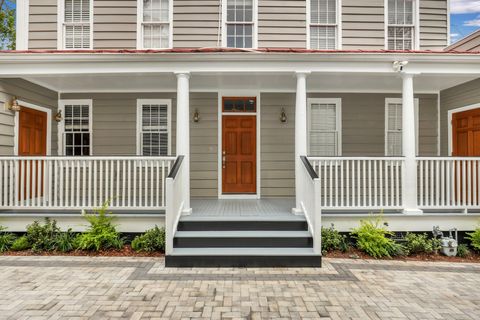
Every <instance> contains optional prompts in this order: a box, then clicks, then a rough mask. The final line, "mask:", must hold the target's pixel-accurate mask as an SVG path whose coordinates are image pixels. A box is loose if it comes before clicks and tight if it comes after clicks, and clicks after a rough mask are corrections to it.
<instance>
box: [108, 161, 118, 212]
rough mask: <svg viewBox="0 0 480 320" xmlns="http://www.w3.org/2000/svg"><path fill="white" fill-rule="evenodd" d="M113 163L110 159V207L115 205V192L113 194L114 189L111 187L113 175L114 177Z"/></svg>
mask: <svg viewBox="0 0 480 320" xmlns="http://www.w3.org/2000/svg"><path fill="white" fill-rule="evenodd" d="M113 165H114V162H113V160H111V161H110V197H109V198H110V201H111V203H112V207H114V206H115V198H116V196H117V195H116V194H115V191H114V189H113V177H114V173H113V169H114V167H113Z"/></svg>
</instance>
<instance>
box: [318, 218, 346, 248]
mask: <svg viewBox="0 0 480 320" xmlns="http://www.w3.org/2000/svg"><path fill="white" fill-rule="evenodd" d="M333 250H340V251H342V252H345V251H347V250H348V243H347V237H346V236H342V235H341V234H340V232H338V230H335V227H334V226H333V224H332V226H331V227H330V228H323V227H322V252H329V251H333Z"/></svg>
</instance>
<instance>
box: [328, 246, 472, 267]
mask: <svg viewBox="0 0 480 320" xmlns="http://www.w3.org/2000/svg"><path fill="white" fill-rule="evenodd" d="M470 252H471V254H470V256H468V257H466V258H460V257H447V256H444V255H442V254H433V253H432V254H426V253H425V254H416V255H411V256H408V257H394V258H382V259H375V258H372V257H370V256H369V255H367V254H366V253H364V252H363V251H360V250H358V249H355V248H350V249H349V250H348V251H347V252H341V251H331V252H328V253H327V254H325V255H323V256H324V257H326V258H342V259H371V260H398V261H441V262H473V263H480V254H478V253H476V252H472V251H470Z"/></svg>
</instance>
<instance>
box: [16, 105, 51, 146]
mask: <svg viewBox="0 0 480 320" xmlns="http://www.w3.org/2000/svg"><path fill="white" fill-rule="evenodd" d="M18 104H19V105H20V106H22V107H26V108H30V109H33V110H37V111H41V112H45V113H46V114H47V156H49V155H51V154H52V148H51V143H52V110H51V109H49V108H45V107H41V106H38V105H36V104H33V103H29V102H26V101H23V100H18ZM19 114H20V113H19V112H15V116H14V118H15V119H14V121H15V125H14V137H15V139H14V140H15V143H14V145H13V154H14V155H16V156H18V140H19V137H20V136H19V133H20V127H19V118H20V116H19Z"/></svg>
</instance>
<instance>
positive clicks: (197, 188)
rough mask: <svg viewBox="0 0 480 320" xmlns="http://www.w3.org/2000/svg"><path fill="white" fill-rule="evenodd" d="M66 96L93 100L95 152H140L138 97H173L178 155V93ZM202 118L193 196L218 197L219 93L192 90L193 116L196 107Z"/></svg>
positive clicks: (196, 135) (195, 144) (196, 133)
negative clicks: (138, 150) (138, 145)
mask: <svg viewBox="0 0 480 320" xmlns="http://www.w3.org/2000/svg"><path fill="white" fill-rule="evenodd" d="M61 98H62V99H92V105H93V154H94V155H135V154H136V152H137V141H136V135H137V131H136V126H137V122H136V119H137V99H171V100H172V135H171V145H172V154H175V138H176V93H174V92H172V93H81V94H78V93H69V94H62V95H61ZM197 109H198V111H199V113H200V117H201V121H200V122H198V123H194V122H193V121H191V122H190V125H191V129H190V130H191V131H190V135H191V192H192V197H216V196H217V194H218V191H217V190H218V187H217V183H218V180H217V170H218V167H217V163H218V162H217V152H218V149H217V148H218V142H217V141H218V131H217V130H218V127H217V93H191V94H190V119H192V117H193V113H194V112H195V110H197Z"/></svg>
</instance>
